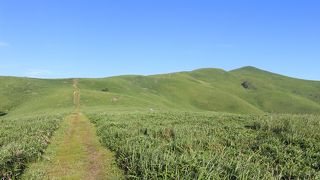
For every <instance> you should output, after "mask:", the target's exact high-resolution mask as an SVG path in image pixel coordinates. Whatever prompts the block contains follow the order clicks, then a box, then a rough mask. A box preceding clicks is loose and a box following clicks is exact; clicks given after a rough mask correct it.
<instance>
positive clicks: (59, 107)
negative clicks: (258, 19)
mask: <svg viewBox="0 0 320 180" xmlns="http://www.w3.org/2000/svg"><path fill="white" fill-rule="evenodd" d="M75 82H76V84H77V89H80V91H79V92H81V98H80V99H79V100H81V101H80V102H78V104H77V106H76V107H79V108H77V113H76V114H79V116H80V115H81V117H82V116H83V120H84V122H86V121H89V120H90V121H91V122H92V123H93V124H94V125H95V127H96V129H97V135H98V137H96V134H95V133H94V131H92V132H87V131H88V128H82V129H83V132H82V134H86V133H89V134H91V136H90V137H93V138H92V139H96V140H97V139H100V142H101V144H102V145H103V147H99V146H101V144H99V143H96V144H97V148H96V149H98V150H100V149H105V150H106V149H109V150H111V151H112V152H108V154H109V155H110V156H109V157H110V158H109V159H107V160H106V162H109V165H110V167H113V162H114V159H115V161H116V164H117V166H118V167H117V168H120V169H121V170H123V172H124V176H125V177H126V178H127V179H320V132H319V129H320V116H319V114H320V83H319V82H318V81H307V80H300V79H294V78H290V77H286V76H281V75H278V74H274V73H270V72H267V71H263V70H259V69H257V68H254V67H244V68H240V69H237V70H233V71H224V70H221V69H199V70H195V71H190V72H179V73H171V74H162V75H152V76H137V75H126V76H117V77H110V78H97V79H81V78H80V79H77V81H75V80H74V79H32V78H18V77H0V125H1V126H0V177H1V178H2V179H21V178H23V176H21V175H22V174H23V173H24V172H27V173H28V172H37V171H36V170H37V169H38V168H37V167H38V166H41V165H42V164H41V163H38V162H42V161H44V162H45V163H44V164H49V165H50V162H55V161H50V160H47V159H46V158H47V157H48V156H45V155H46V152H48V150H50V149H51V150H55V149H64V148H65V147H67V146H65V145H66V144H68V141H66V142H64V141H63V139H64V136H65V135H66V134H67V133H61V132H64V131H62V130H64V129H68V128H67V127H69V129H79V124H81V123H78V124H77V123H70V122H69V121H70V118H66V117H70V114H72V113H75V104H74V97H73V94H74V89H73V87H75V84H74V83H75ZM79 97H80V96H79ZM86 116H87V117H86ZM68 119H69V121H66V120H68ZM88 119H89V120H88ZM68 123H69V124H70V126H66V124H67V125H68ZM86 123H89V122H86ZM64 126H66V127H64ZM58 129H59V130H61V131H56V130H58ZM93 129H95V128H93ZM54 132H56V133H57V135H56V137H61V138H53V139H52V138H51V137H52V135H53V134H54ZM73 134H74V137H75V138H77V137H78V140H79V139H81V138H79V136H78V135H79V134H81V133H77V132H74V133H73ZM85 137H88V136H85ZM54 139H57V140H58V141H59V140H61V141H62V142H56V143H53V142H52V143H51V140H54ZM65 139H68V136H67V138H65ZM73 142H78V141H73ZM97 142H98V140H97ZM64 143H65V144H64ZM54 144H55V145H59V146H58V148H56V147H55V145H54ZM50 145H52V146H51V148H50ZM74 145H75V147H77V148H75V149H79V150H84V147H86V146H85V145H88V143H74ZM48 146H49V147H48ZM66 151H67V152H69V150H66ZM49 152H51V151H49ZM53 152H54V151H53ZM97 152H100V151H97ZM69 154H72V155H74V153H72V152H71V153H70V152H69ZM83 154H85V155H84V157H85V158H82V156H81V157H80V156H78V157H74V159H82V160H83V159H86V158H87V159H90V154H88V153H86V151H85V150H84V152H83ZM93 154H94V153H93ZM113 154H115V156H114V155H113ZM60 156H61V157H63V156H64V154H62V155H61V154H58V155H57V154H54V153H53V156H52V157H60ZM70 156H71V155H70ZM71 159H72V158H71ZM110 159H113V160H112V161H110ZM91 160H92V161H93V162H94V161H95V158H92V159H91ZM47 161H49V162H48V163H47ZM90 162H91V161H90ZM101 162H102V161H101ZM103 162H105V161H103ZM31 164H35V165H34V166H33V165H31ZM66 164H68V162H67V163H66ZM75 164H77V162H76V163H75ZM80 164H81V161H80ZM88 164H94V163H88ZM107 164H108V163H107ZM67 166H68V165H66V167H67ZM30 167H31V170H30V171H28V168H30ZM32 167H34V169H33V168H32ZM86 168H87V167H85V166H83V167H82V169H81V172H83V174H85V173H86V171H85V170H86ZM26 169H27V170H26ZM45 169H52V168H50V167H48V168H45ZM75 169H76V170H79V169H77V168H75ZM92 169H94V168H92ZM25 170H26V171H25ZM121 170H120V171H121ZM79 171H80V170H79ZM120 171H117V172H120ZM121 172H122V171H121ZM27 173H25V174H27ZM80 174H81V173H80ZM89 174H90V173H89ZM93 174H94V171H93ZM120 174H121V173H120ZM121 175H122V174H121ZM26 177H28V176H26ZM120 177H123V176H120ZM58 178H59V177H58Z"/></svg>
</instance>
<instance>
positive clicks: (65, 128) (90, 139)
mask: <svg viewBox="0 0 320 180" xmlns="http://www.w3.org/2000/svg"><path fill="white" fill-rule="evenodd" d="M73 88H74V92H73V96H74V98H73V99H74V105H75V112H74V113H73V114H71V115H69V116H68V117H66V118H65V121H64V122H63V124H62V126H61V128H60V129H59V130H58V131H57V132H56V135H55V136H54V137H53V140H52V143H51V144H50V145H49V147H48V149H47V151H46V154H45V158H44V160H42V161H40V162H37V163H35V164H33V165H31V167H30V168H29V169H28V170H27V171H26V173H25V175H24V176H23V178H25V179H89V180H90V179H123V176H122V173H121V171H120V170H119V169H118V168H117V167H116V165H115V158H114V154H113V153H112V152H110V151H108V150H106V149H105V148H104V147H102V146H101V145H100V143H99V140H98V137H97V136H96V129H95V127H94V126H93V125H92V124H91V123H90V122H89V120H88V119H87V118H86V117H85V116H84V115H83V114H82V113H81V112H80V90H79V88H78V87H77V80H74V83H73Z"/></svg>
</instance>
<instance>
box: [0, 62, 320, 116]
mask: <svg viewBox="0 0 320 180" xmlns="http://www.w3.org/2000/svg"><path fill="white" fill-rule="evenodd" d="M78 84H79V88H80V89H81V98H82V99H81V102H82V107H83V109H84V110H87V111H93V110H97V111H98V110H104V111H108V110H110V111H113V110H125V111H134V110H137V111H140V110H143V111H166V110H182V111H189V110H190V111H220V112H231V113H241V114H259V113H263V112H273V113H319V112H320V82H318V81H307V80H300V79H294V78H290V77H286V76H282V75H278V74H274V73H270V72H267V71H263V70H260V69H257V68H254V67H244V68H240V69H236V70H233V71H229V72H228V71H224V70H221V69H211V68H208V69H198V70H195V71H191V72H179V73H171V74H162V75H152V76H137V75H126V76H117V77H109V78H98V79H97V78H96V79H79V83H78ZM71 85H72V80H71V79H58V80H49V79H32V78H16V77H1V78H0V102H1V103H0V111H1V112H6V113H8V114H11V112H16V113H29V112H32V113H35V112H42V111H52V109H55V110H56V111H65V110H70V109H71V108H72V107H73V104H72V99H71V96H70V93H72V87H71ZM16 113H13V114H16Z"/></svg>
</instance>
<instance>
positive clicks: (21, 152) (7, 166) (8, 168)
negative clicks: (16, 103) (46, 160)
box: [0, 114, 64, 179]
mask: <svg viewBox="0 0 320 180" xmlns="http://www.w3.org/2000/svg"><path fill="white" fill-rule="evenodd" d="M63 117H64V115H63V114H61V115H37V116H26V117H0V124H1V126H0V177H2V178H4V179H10V178H14V179H16V178H18V177H20V175H21V173H22V172H23V170H24V169H25V168H26V166H27V165H28V163H30V162H34V161H36V160H37V159H39V158H41V156H42V155H43V153H44V151H45V149H46V147H47V146H48V144H49V143H50V137H51V136H52V134H53V132H54V131H55V130H57V129H58V128H59V124H60V122H61V121H62V119H63Z"/></svg>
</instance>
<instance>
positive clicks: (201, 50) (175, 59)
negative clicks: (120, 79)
mask: <svg viewBox="0 0 320 180" xmlns="http://www.w3.org/2000/svg"><path fill="white" fill-rule="evenodd" d="M247 65H251V66H256V67H258V68H261V69H265V70H269V71H273V72H276V73H281V74H284V75H288V76H293V77H298V78H304V79H314V80H320V70H319V69H320V1H318V0H314V1H312V0H300V1H298V0H86V1H85V0H0V75H15V76H31V77H46V78H48V77H49V78H53V77H106V76H112V75H121V74H146V75H147V74H158V73H166V72H173V71H184V70H192V69H196V68H203V67H216V68H223V69H226V70H231V69H235V68H239V67H241V66H247Z"/></svg>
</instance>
